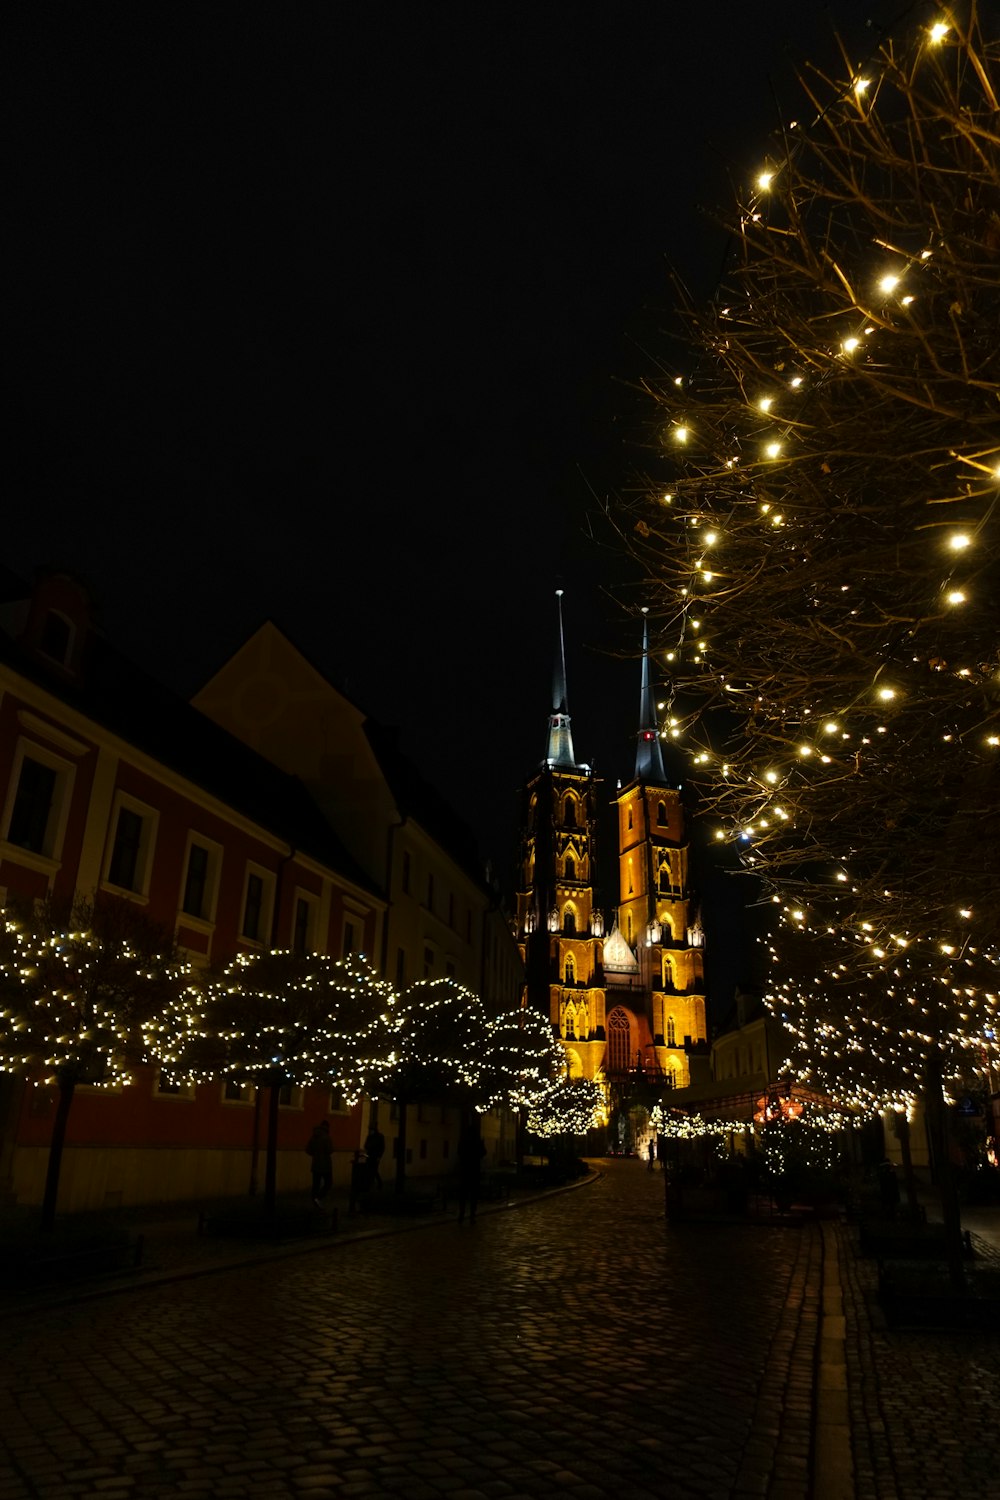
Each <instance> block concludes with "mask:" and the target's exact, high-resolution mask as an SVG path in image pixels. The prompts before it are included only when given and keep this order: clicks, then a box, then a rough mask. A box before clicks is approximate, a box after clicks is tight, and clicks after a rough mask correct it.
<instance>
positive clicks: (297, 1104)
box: [278, 1083, 302, 1109]
mask: <svg viewBox="0 0 1000 1500" xmlns="http://www.w3.org/2000/svg"><path fill="white" fill-rule="evenodd" d="M278 1103H279V1104H280V1105H281V1106H282V1107H283V1108H284V1109H301V1108H302V1090H301V1089H300V1088H296V1086H295V1084H294V1083H283V1084H282V1085H281V1088H280V1089H279V1090H278Z"/></svg>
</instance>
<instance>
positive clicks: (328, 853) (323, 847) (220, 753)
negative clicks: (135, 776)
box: [0, 569, 380, 895]
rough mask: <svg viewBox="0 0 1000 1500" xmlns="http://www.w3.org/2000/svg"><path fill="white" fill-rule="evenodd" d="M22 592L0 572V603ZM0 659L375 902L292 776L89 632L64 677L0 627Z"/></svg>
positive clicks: (23, 587) (27, 591)
mask: <svg viewBox="0 0 1000 1500" xmlns="http://www.w3.org/2000/svg"><path fill="white" fill-rule="evenodd" d="M31 592H32V591H31V588H30V586H28V585H27V584H25V583H24V582H23V581H22V580H19V579H17V578H16V576H15V575H14V574H12V573H11V572H10V571H9V570H7V569H0V603H4V604H10V603H12V602H14V601H18V600H24V599H27V598H28V597H30V595H31ZM0 661H2V662H5V663H7V664H8V665H9V666H10V667H12V668H13V669H14V670H15V671H16V672H18V673H19V674H21V675H22V676H24V677H26V678H28V679H29V680H30V681H32V682H35V683H37V684H38V686H40V687H42V688H44V689H45V690H46V691H48V692H50V693H51V694H52V695H53V696H54V697H56V698H58V699H59V700H60V701H61V702H63V703H65V704H66V706H67V707H69V708H72V709H75V710H76V711H77V712H79V713H81V714H83V715H84V716H85V717H86V718H88V719H90V720H91V721H92V722H93V723H95V724H98V725H100V726H101V727H102V728H104V729H107V730H109V731H110V732H111V733H112V734H115V735H117V736H118V737H119V738H120V739H122V740H125V741H126V742H127V743H128V744H130V745H134V746H135V747H136V748H137V749H139V750H142V751H144V752H145V753H146V754H147V755H149V756H150V757H151V758H152V759H154V760H156V761H158V762H159V763H160V764H161V765H164V766H167V767H169V768H170V769H171V770H173V771H176V772H177V773H178V774H179V775H181V776H183V777H184V778H185V779H186V780H187V781H190V782H191V783H192V784H193V785H195V786H198V787H200V788H201V789H202V790H203V791H205V792H208V793H209V794H210V795H212V796H214V797H217V798H218V800H219V801H220V802H222V803H224V804H225V805H226V806H228V807H231V808H233V809H234V810H235V811H237V812H239V813H242V814H243V815H244V816H245V817H247V818H249V819H250V820H251V821H252V822H254V823H256V824H257V825H258V826H259V827H261V828H264V829H266V830H267V831H268V832H269V833H271V834H273V835H274V836H276V837H277V838H279V839H281V840H282V841H283V842H285V843H287V844H289V845H291V846H292V847H293V848H295V849H297V850H299V851H301V852H302V853H303V854H306V855H309V856H311V857H312V858H313V859H316V860H318V861H319V862H320V863H321V864H324V865H326V867H327V868H328V869H330V870H334V871H336V873H337V874H339V875H342V876H343V877H344V878H345V879H347V880H349V881H350V882H351V883H352V884H354V885H356V886H358V887H360V888H362V889H364V890H366V891H368V892H369V893H371V894H373V895H377V894H380V892H379V890H378V887H377V886H375V885H374V884H373V882H372V881H371V879H370V878H369V876H368V875H367V874H366V873H365V872H364V871H363V870H362V868H361V866H360V865H359V864H358V863H357V861H356V860H355V859H354V858H353V857H352V856H351V855H350V854H349V853H348V851H347V850H346V849H345V848H344V846H343V844H342V843H341V842H340V840H339V838H338V837H337V835H336V834H335V833H334V831H333V829H332V828H331V827H330V825H329V823H328V822H327V821H326V819H325V818H324V816H323V814H322V812H321V811H320V809H319V808H318V807H317V805H316V803H315V802H314V801H313V799H312V798H311V797H310V795H309V793H308V792H307V791H306V789H305V787H304V786H303V784H302V783H301V782H300V781H299V780H298V778H297V777H295V776H289V775H288V774H287V773H286V772H284V771H282V770H279V769H278V767H276V766H274V765H273V764H272V763H271V762H270V761H269V760H265V759H264V757H263V756H261V755H258V754H257V752H256V751H255V750H252V749H250V748H249V747H248V746H247V745H245V744H243V742H242V741H241V740H238V739H237V738H236V737H235V736H234V735H231V734H230V733H229V732H228V731H227V730H225V729H221V728H220V727H219V726H218V725H217V724H215V723H213V722H212V720H211V719H208V718H206V716H205V715H204V714H202V713H199V712H198V710H197V709H195V708H193V707H192V706H191V704H190V703H188V702H186V701H185V699H183V698H182V697H181V696H180V695H179V694H177V693H174V692H173V691H172V690H171V689H169V688H167V687H165V686H164V685H163V684H162V683H160V682H158V681H157V680H156V679H155V678H154V677H152V676H151V675H150V674H149V673H148V672H146V671H145V669H144V668H142V667H140V666H138V665H137V664H136V663H135V662H133V661H130V660H129V659H128V658H127V657H126V656H124V655H122V653H121V652H120V651H118V650H117V649H116V647H114V646H113V645H112V644H111V643H110V642H109V641H108V640H107V639H106V638H105V637H104V636H103V635H101V634H99V633H98V632H97V631H92V632H91V634H90V637H89V641H88V648H87V656H86V664H85V667H84V669H83V670H82V671H81V672H79V673H78V674H75V675H73V676H68V675H67V674H66V673H65V672H63V671H61V670H60V669H59V668H58V667H57V666H50V665H48V663H47V662H46V660H45V658H44V657H43V656H41V655H40V654H38V653H37V652H35V651H32V650H30V649H29V648H27V647H26V646H25V645H24V644H23V643H22V642H21V641H20V640H19V638H18V637H17V636H16V635H15V634H13V633H12V632H11V630H10V628H9V626H5V623H4V622H3V620H2V619H0Z"/></svg>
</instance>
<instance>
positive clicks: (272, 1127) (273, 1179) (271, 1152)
mask: <svg viewBox="0 0 1000 1500" xmlns="http://www.w3.org/2000/svg"><path fill="white" fill-rule="evenodd" d="M282 1083H283V1079H282V1078H281V1077H280V1075H279V1076H278V1077H275V1078H272V1080H271V1092H270V1094H269V1095H268V1100H267V1165H266V1167H265V1168H264V1217H265V1219H273V1218H274V1213H275V1208H276V1206H277V1199H278V1101H279V1099H280V1098H281V1088H282Z"/></svg>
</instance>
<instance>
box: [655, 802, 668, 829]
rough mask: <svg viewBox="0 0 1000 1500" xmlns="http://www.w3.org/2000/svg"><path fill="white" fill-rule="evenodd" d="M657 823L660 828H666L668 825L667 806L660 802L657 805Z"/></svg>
mask: <svg viewBox="0 0 1000 1500" xmlns="http://www.w3.org/2000/svg"><path fill="white" fill-rule="evenodd" d="M656 822H657V826H658V827H660V828H665V827H666V823H667V804H666V803H665V802H658V803H657V804H656Z"/></svg>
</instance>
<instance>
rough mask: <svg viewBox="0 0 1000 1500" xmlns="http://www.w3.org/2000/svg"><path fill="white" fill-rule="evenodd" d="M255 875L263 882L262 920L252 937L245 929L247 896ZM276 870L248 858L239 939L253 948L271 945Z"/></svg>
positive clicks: (241, 903) (245, 869) (244, 872)
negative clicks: (252, 877)
mask: <svg viewBox="0 0 1000 1500" xmlns="http://www.w3.org/2000/svg"><path fill="white" fill-rule="evenodd" d="M251 876H255V877H256V878H257V879H258V880H259V881H260V882H261V900H260V921H259V926H258V932H257V936H256V937H250V935H249V934H248V933H247V932H246V931H245V928H246V919H247V897H248V896H249V894H250V878H251ZM274 891H275V876H274V871H273V870H269V869H267V867H266V866H265V865H259V864H257V862H256V861H255V860H252V859H248V860H247V862H246V865H245V867H244V870H243V894H242V896H241V897H240V930H239V941H240V942H241V943H249V944H250V946H251V947H253V948H269V947H270V946H271V926H272V923H273V921H274Z"/></svg>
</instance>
